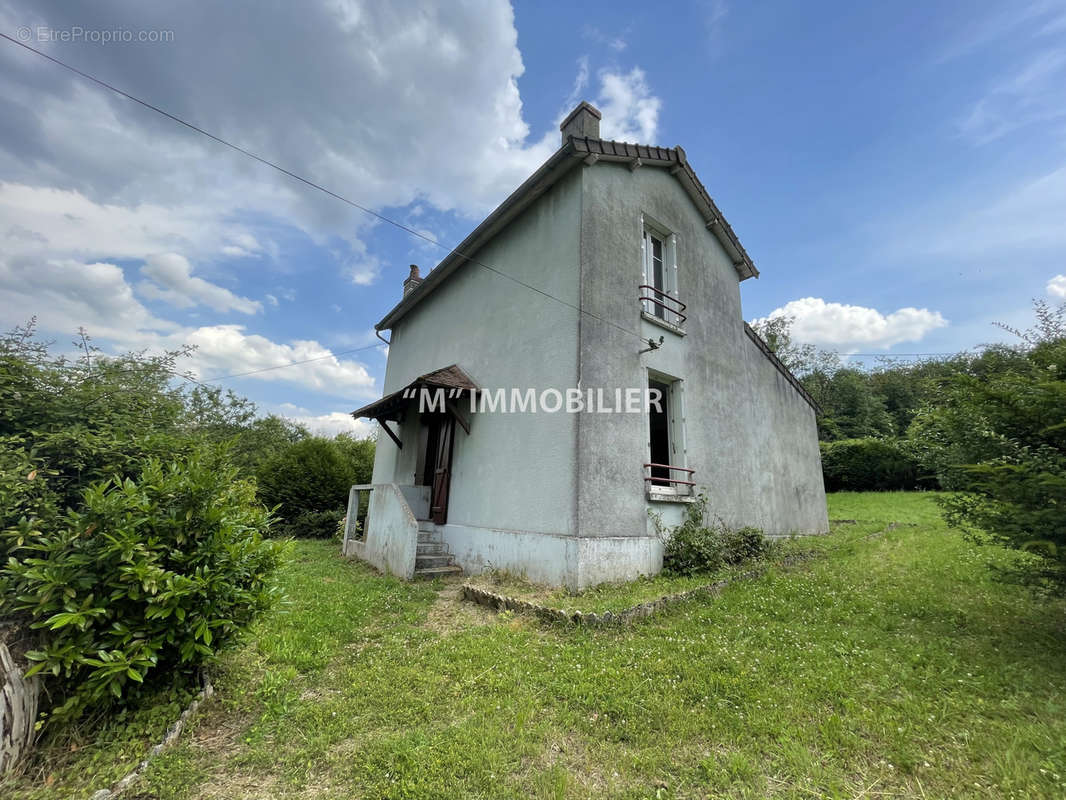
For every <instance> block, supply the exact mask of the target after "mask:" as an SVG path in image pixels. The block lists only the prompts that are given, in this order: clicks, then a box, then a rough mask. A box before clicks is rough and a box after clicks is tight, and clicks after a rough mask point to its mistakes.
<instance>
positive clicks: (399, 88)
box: [0, 0, 1066, 434]
mask: <svg viewBox="0 0 1066 800" xmlns="http://www.w3.org/2000/svg"><path fill="white" fill-rule="evenodd" d="M0 32H4V33H6V34H8V35H9V36H12V37H14V38H17V39H19V40H23V41H26V43H27V44H30V45H32V46H33V47H36V48H38V49H41V50H43V51H45V52H47V53H49V54H51V55H53V56H55V57H56V58H59V59H62V60H64V61H66V62H67V63H70V64H71V65H73V66H75V67H77V68H78V69H81V70H83V71H85V72H88V73H90V74H92V75H94V76H96V77H98V78H100V79H101V80H104V81H107V82H109V83H111V84H113V85H115V86H117V87H119V88H121V89H123V90H124V91H126V92H129V93H130V94H133V95H136V96H138V97H140V98H142V99H144V100H146V101H148V102H150V103H152V104H154V105H156V106H159V107H161V108H163V109H165V110H166V111H168V112H170V113H172V114H174V115H176V116H179V117H181V118H183V119H185V120H187V121H189V122H190V123H192V124H195V125H197V126H200V127H202V128H204V129H206V130H208V131H210V132H212V133H214V134H216V135H218V136H220V137H223V138H225V139H227V140H229V141H232V142H233V143H235V144H237V145H239V146H241V147H244V148H246V149H248V150H250V151H253V152H255V153H257V154H259V155H261V156H263V157H264V158H267V159H270V160H272V161H275V162H277V163H278V164H280V165H282V166H284V167H285V168H287V169H289V170H290V171H292V172H295V173H297V174H299V175H301V176H304V177H306V178H307V179H309V180H312V181H314V182H317V183H319V184H321V185H323V186H324V187H326V188H328V189H330V190H332V191H334V192H336V193H338V194H341V195H343V196H344V197H346V198H348V199H349V200H351V201H353V202H355V203H358V204H360V205H362V206H364V207H366V208H368V209H371V210H373V211H375V212H377V213H379V214H382V215H384V216H387V217H389V218H390V219H394V220H396V221H397V222H400V223H402V224H403V225H405V226H407V227H409V228H412V229H414V230H416V231H418V232H419V233H421V234H422V235H423V236H425V237H427V238H429V239H432V240H435V241H437V242H439V243H441V244H442V245H443V246H435V245H433V244H430V243H429V242H427V241H425V240H424V239H419V238H416V237H414V236H412V235H411V234H409V233H406V232H404V231H402V230H399V229H397V228H394V227H392V226H390V225H389V224H387V223H384V222H382V221H381V220H379V219H377V218H375V217H373V216H371V215H369V214H366V213H364V212H362V211H360V210H358V209H357V208H354V207H352V206H350V205H346V204H344V203H342V202H340V201H338V200H336V199H335V198H332V197H330V196H328V195H326V194H324V193H322V192H318V191H315V190H313V189H311V188H309V187H307V186H305V185H303V184H301V183H299V182H297V181H294V180H293V179H291V178H289V177H286V176H285V175H282V174H280V173H278V172H276V171H274V170H272V169H270V168H269V167H266V166H264V165H262V164H260V163H257V162H255V161H253V160H251V159H249V158H247V157H245V156H242V155H240V154H238V153H235V152H233V151H231V150H228V149H227V148H225V147H223V146H221V145H219V144H217V143H216V142H213V141H211V140H210V139H208V138H206V137H204V136H201V135H199V134H197V133H195V132H193V131H190V130H189V129H187V128H184V127H182V126H180V125H178V124H176V123H174V122H173V121H171V120H169V119H166V118H164V117H161V116H160V115H158V114H156V113H154V112H152V111H149V110H147V109H145V108H143V107H141V106H138V105H136V104H134V103H132V102H130V101H129V100H126V99H124V98H122V97H120V96H118V95H115V94H113V93H109V92H108V91H106V90H104V89H102V88H100V87H98V86H95V85H93V84H91V83H89V82H87V81H86V80H84V79H83V78H80V77H78V76H76V75H73V74H71V73H69V72H67V71H65V70H63V69H61V68H59V67H57V66H55V65H54V64H51V63H49V62H47V61H46V60H44V59H42V58H41V57H40V56H37V55H34V54H33V53H29V52H27V51H25V50H24V49H22V48H20V47H17V46H16V45H14V44H12V43H10V42H7V41H3V40H0V102H2V107H3V109H4V111H3V112H2V114H0V325H3V327H4V328H5V329H10V328H11V327H13V326H15V325H20V324H25V323H26V321H27V320H28V319H29V318H30V317H31V316H36V318H37V322H38V326H39V329H40V331H41V332H42V334H43V335H45V336H46V337H47V338H51V339H55V340H56V342H57V345H56V346H57V347H60V348H62V347H63V346H65V344H66V342H68V341H70V340H71V339H72V338H73V337H74V335H75V333H76V332H77V330H78V328H79V327H84V328H85V329H87V331H88V332H89V333H90V334H91V335H92V337H93V338H94V340H95V342H96V343H97V344H98V345H99V346H100V347H101V348H102V349H103V351H104V352H124V351H127V350H131V349H135V350H141V349H148V350H152V351H159V350H162V349H168V348H169V349H173V348H177V347H179V346H181V345H185V344H190V345H196V347H197V349H196V352H195V354H194V356H192V357H191V359H189V360H188V362H187V363H186V364H185V367H186V368H187V369H190V370H191V371H193V372H194V374H196V375H198V376H199V377H200V378H201V379H203V380H206V381H213V380H215V379H219V378H224V380H220V381H218V383H219V384H220V385H223V386H226V387H229V388H232V389H234V390H235V391H237V392H238V393H240V394H243V395H245V396H247V397H249V398H251V399H252V400H254V401H255V402H256V403H257V404H258V405H259V407H260V409H261V410H262V412H263V413H277V414H282V415H284V416H288V417H290V418H293V419H295V420H297V421H300V422H302V423H304V424H307V425H308V426H309V427H311V428H312V429H314V430H318V431H321V432H328V433H333V432H339V431H344V430H352V431H354V432H356V433H360V434H361V433H366V432H369V431H370V427H369V425H368V424H367V423H366V422H365V421H364V422H360V423H357V422H354V421H353V420H351V418H350V417H349V416H348V412H350V411H351V410H352V409H353V408H356V407H357V406H360V405H363V404H364V403H366V402H369V401H370V400H372V399H375V398H377V397H379V396H380V395H381V387H382V380H383V377H384V370H385V361H386V357H387V352H386V349H385V347H384V346H375V345H380V343H379V342H378V340H377V339H376V338H375V336H374V331H373V325H374V323H375V322H377V321H378V320H380V319H381V318H382V317H383V316H384V315H385V313H386V312H387V311H388V310H389V309H391V308H392V307H393V305H395V303H396V302H397V301H398V300H399V298H400V295H401V282H402V280H403V279H404V278H405V277H406V276H407V274H408V264H412V263H417V264H419V265H420V266H421V267H422V271H423V273H425V272H427V271H428V270H429V269H430V268H432V267H433V266H434V265H435V264H436V263H437V262H438V261H439V260H440V259H441V258H442V257H443V256H444V254H445V253H446V252H447V250H448V249H449V248H450V247H452V246H455V245H457V244H458V243H459V242H460V241H461V240H462V239H463V238H464V237H465V236H466V234H467V233H469V232H470V230H472V229H473V228H474V227H475V226H476V225H477V223H478V222H479V221H480V220H481V219H482V218H483V217H484V216H485V215H486V214H487V213H488V212H490V211H491V210H492V208H494V207H495V205H496V204H498V203H499V202H500V201H501V200H502V199H503V198H505V197H506V196H507V195H508V194H509V193H510V192H511V191H513V190H514V189H515V188H516V187H517V186H518V185H519V184H520V183H521V182H522V181H523V180H524V179H525V178H526V177H527V176H528V175H529V174H530V173H532V172H533V171H534V170H535V169H536V168H537V167H538V166H539V165H540V164H541V163H542V162H543V161H544V160H545V159H546V158H547V157H548V156H549V155H550V154H551V153H552V152H553V151H554V150H555V148H556V147H558V144H559V131H558V124H559V122H560V120H561V119H562V118H563V116H565V114H566V113H567V112H568V111H569V110H570V109H571V108H573V106H574V105H575V104H576V103H577V102H578V101H580V100H588V101H589V102H592V103H593V104H594V105H596V106H597V107H598V108H599V109H600V110H601V111H602V113H603V121H602V134H603V135H604V136H605V137H607V138H616V139H622V140H626V141H639V142H641V143H647V144H659V145H663V146H673V145H678V144H680V145H682V146H683V147H684V148H685V151H686V154H687V156H688V160H689V162H690V163H691V164H692V165H693V167H694V169H695V170H696V172H697V174H698V175H699V176H700V178H701V180H702V181H703V183H704V184H705V185H706V187H707V188H708V190H709V192H710V193H711V195H712V197H714V198H715V200H716V202H717V204H718V205H719V207H720V208H721V209H722V211H723V213H724V214H725V215H726V217H727V218H728V219H729V221H730V223H731V224H732V226H733V228H734V230H735V231H736V232H737V234H738V236H739V237H740V239H741V241H742V242H743V243H744V245H745V248H746V249H747V251H748V253H749V254H750V255H751V257H752V259H753V260H754V262H755V264H756V266H757V267H758V268H759V270H760V272H761V276H760V278H758V279H752V280H748V281H745V282H744V283H743V284H742V287H741V294H742V301H743V306H744V315H745V318H746V319H749V320H754V319H761V318H766V317H768V316H774V315H781V314H785V315H788V316H792V317H794V319H795V322H794V325H793V331H794V333H795V335H796V338H798V339H800V340H801V341H806V342H810V343H813V344H817V345H819V346H821V347H824V348H827V349H833V350H837V351H839V352H841V353H884V354H888V355H892V354H913V353H951V352H957V351H959V350H964V349H970V348H974V347H976V346H978V345H980V344H983V343H987V342H992V341H999V340H1003V339H1004V337H1006V336H1007V334H1005V333H1004V332H1003V331H1002V330H1001V329H999V328H997V327H995V326H994V325H993V323H994V322H1004V323H1007V324H1010V325H1014V326H1016V327H1021V328H1024V327H1027V326H1028V324H1029V323H1030V322H1031V319H1032V314H1031V308H1032V301H1033V299H1043V300H1047V301H1049V302H1058V301H1061V300H1063V299H1066V259H1064V258H1063V256H1064V253H1066V0H1058V1H1057V2H1030V3H1025V2H1018V3H975V2H938V1H936V0H932V1H930V2H922V3H893V4H873V3H850V2H849V3H819V4H812V3H805V2H790V3H783V2H781V3H769V2H749V3H739V2H729V0H699V1H697V2H688V3H678V4H676V5H672V6H666V5H665V4H648V3H631V2H623V1H620V0H615V1H614V2H610V3H606V2H605V3H595V2H587V3H582V4H579V5H574V4H572V3H567V4H562V3H552V2H519V3H516V4H514V5H511V4H508V3H506V2H502V0H481V1H480V2H448V3H440V4H427V3H424V2H413V1H412V0H390V2H389V3H377V2H354V1H353V0H307V1H306V2H302V3H299V4H296V3H280V4H262V3H253V2H250V0H248V1H247V2H246V1H244V0H233V1H232V2H227V3H206V2H201V3H186V2H171V3H167V4H147V3H143V2H141V1H140V0H124V1H121V0H112V1H111V2H95V3H85V2H79V1H78V0H65V1H64V2H56V1H54V0H34V2H21V1H18V0H0ZM108 39H110V41H108ZM497 266H504V265H497ZM542 301H543V302H550V301H548V300H543V299H542ZM907 357H910V356H909V355H908V356H907ZM311 359H313V360H311ZM297 361H302V362H305V363H301V364H295V365H292V362H297ZM284 365H289V366H284ZM249 372H252V373H253V374H250V375H244V376H243V377H229V376H233V375H236V374H238V373H249Z"/></svg>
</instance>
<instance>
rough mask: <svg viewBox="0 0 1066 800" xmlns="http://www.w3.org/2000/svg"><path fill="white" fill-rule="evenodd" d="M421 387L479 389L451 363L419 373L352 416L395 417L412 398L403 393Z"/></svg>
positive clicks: (370, 417) (474, 390)
mask: <svg viewBox="0 0 1066 800" xmlns="http://www.w3.org/2000/svg"><path fill="white" fill-rule="evenodd" d="M423 387H426V388H431V389H459V390H460V391H467V392H476V391H478V390H479V389H480V387H479V386H478V385H477V384H476V383H474V380H473V379H472V378H471V377H470V376H469V375H467V374H466V373H465V372H463V370H462V369H460V368H459V367H458V366H457V365H455V364H452V365H451V366H450V367H442V368H441V369H437V370H434V371H433V372H427V373H426V374H425V375H419V376H418V377H417V378H415V379H414V380H413V381H411V382H410V383H409V384H407V385H406V386H405V387H403V388H402V389H399V390H398V391H395V392H392V393H391V394H387V395H385V396H384V397H382V398H381V399H380V400H375V401H374V402H373V403H369V404H367V405H365V406H363V407H362V408H357V409H356V410H355V411H353V412H352V416H353V417H355V418H356V419H359V418H360V417H367V418H369V419H395V418H396V417H397V416H398V412H399V411H400V410H401V409H403V408H405V407H406V406H407V404H408V403H409V402H411V400H412V398H411V396H405V393H406V392H408V391H409V390H412V389H421V388H423Z"/></svg>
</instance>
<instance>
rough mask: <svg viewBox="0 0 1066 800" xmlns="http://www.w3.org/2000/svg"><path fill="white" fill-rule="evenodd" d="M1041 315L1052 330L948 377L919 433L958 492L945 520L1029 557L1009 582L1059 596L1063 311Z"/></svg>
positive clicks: (1065, 570) (1065, 377)
mask: <svg viewBox="0 0 1066 800" xmlns="http://www.w3.org/2000/svg"><path fill="white" fill-rule="evenodd" d="M1039 310H1040V307H1039V306H1038V312H1039ZM1044 311H1045V312H1046V313H1051V314H1057V320H1058V326H1059V328H1058V330H1051V331H1047V332H1046V334H1045V335H1043V336H1042V337H1041V338H1040V339H1037V340H1035V341H1030V340H1029V339H1027V340H1026V342H1027V345H1028V347H1024V348H1019V349H1018V350H1016V351H1014V352H1013V353H1012V354H1009V356H1007V357H1002V358H1000V359H999V364H998V365H997V369H996V370H995V371H989V372H988V373H986V374H984V375H963V376H958V377H956V378H954V379H953V380H952V381H950V382H949V383H948V384H947V385H945V386H944V388H943V393H942V395H941V397H940V401H941V402H940V404H939V405H938V406H937V407H936V408H932V409H929V411H928V413H927V414H926V415H925V416H924V417H923V419H922V420H921V425H922V427H921V430H922V433H923V434H925V435H924V437H923V439H924V441H925V442H926V443H927V444H928V446H929V448H930V454H931V456H932V458H931V461H933V463H936V464H938V465H939V466H940V468H941V469H942V470H943V471H944V474H945V475H946V480H948V481H950V486H951V488H952V489H956V490H959V491H958V492H957V493H956V494H952V495H949V496H947V497H944V498H941V500H940V503H941V505H942V506H943V508H944V511H945V518H946V520H947V521H948V523H949V524H951V525H953V526H956V527H958V528H960V529H962V530H963V531H965V532H966V533H967V534H969V535H970V536H972V537H973V538H975V539H977V540H978V541H987V542H992V543H995V544H999V545H1002V546H1004V547H1008V548H1011V549H1015V550H1021V551H1024V552H1026V553H1029V554H1031V556H1034V557H1030V558H1023V559H1019V560H1018V561H1017V562H1016V566H1015V567H1014V568H1013V573H1014V574H1013V575H1011V576H1010V577H1012V578H1015V579H1018V580H1021V581H1023V582H1026V583H1032V584H1034V585H1036V586H1038V587H1041V588H1045V589H1048V590H1051V591H1054V592H1058V593H1060V594H1066V512H1064V509H1066V305H1064V306H1062V307H1061V309H1060V310H1059V311H1058V312H1047V310H1046V308H1045V309H1044ZM1042 321H1043V320H1042ZM1051 321H1052V322H1055V317H1052V319H1051Z"/></svg>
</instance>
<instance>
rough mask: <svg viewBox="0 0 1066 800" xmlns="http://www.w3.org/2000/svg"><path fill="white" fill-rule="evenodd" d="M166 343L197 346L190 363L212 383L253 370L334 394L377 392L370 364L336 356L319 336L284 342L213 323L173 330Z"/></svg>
mask: <svg viewBox="0 0 1066 800" xmlns="http://www.w3.org/2000/svg"><path fill="white" fill-rule="evenodd" d="M166 343H167V344H169V345H170V346H178V345H180V344H190V345H194V346H195V347H196V352H195V353H194V354H193V356H192V358H191V359H190V367H191V369H192V371H193V372H194V373H195V374H196V375H197V376H198V377H200V378H205V379H207V380H208V381H210V380H211V379H212V378H217V377H221V376H223V375H236V374H238V373H246V372H252V373H254V374H252V375H248V376H247V377H248V378H254V379H256V380H262V381H287V382H290V383H297V384H299V385H301V386H303V387H305V388H307V389H311V390H317V391H329V392H331V393H332V394H341V395H345V396H353V397H355V396H359V397H364V396H370V395H373V394H375V393H376V389H375V386H374V378H373V377H372V376H371V375H370V373H369V372H368V371H367V369H366V367H365V366H363V365H362V364H360V363H358V362H356V361H346V360H342V359H339V358H337V357H336V356H334V355H333V354H332V351H331V350H330V349H329V348H328V347H325V346H324V345H322V344H320V343H318V342H316V341H314V340H296V341H293V342H291V343H288V344H285V343H281V342H275V341H273V340H271V339H268V338H267V337H265V336H261V335H259V334H254V333H246V332H245V329H244V327H243V326H241V325H209V326H204V327H200V328H194V329H184V330H181V331H179V332H177V333H173V334H170V335H169V337H168V339H167V342H166ZM292 362H305V363H296V364H293V363H292ZM279 367H280V369H279ZM258 370H262V371H258Z"/></svg>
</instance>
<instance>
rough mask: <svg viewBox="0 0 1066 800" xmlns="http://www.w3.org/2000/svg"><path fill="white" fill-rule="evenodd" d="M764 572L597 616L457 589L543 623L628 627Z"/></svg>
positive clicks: (468, 597) (469, 588)
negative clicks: (531, 616)
mask: <svg viewBox="0 0 1066 800" xmlns="http://www.w3.org/2000/svg"><path fill="white" fill-rule="evenodd" d="M764 571H765V570H764V569H754V570H749V571H747V572H744V573H741V574H740V575H737V576H736V577H734V578H729V579H726V580H720V581H715V582H714V583H709V584H707V585H706V586H697V587H696V588H694V589H688V590H687V591H684V592H678V593H677V594H668V595H664V596H663V597H660V598H658V599H656V600H649V601H648V602H646V603H638V604H637V605H635V606H631V607H630V608H627V609H625V610H624V611H618V612H614V611H604V612H603V613H601V614H597V613H596V612H592V611H567V610H565V609H561V608H551V607H550V606H542V605H539V604H538V603H531V602H529V601H528V600H519V599H518V598H517V597H508V596H507V595H503V594H496V593H495V592H490V591H488V590H487V589H479V588H478V587H476V586H471V585H470V584H469V583H464V584H463V586H462V589H461V590H460V596H461V597H462V599H463V600H469V601H471V602H473V603H477V604H478V605H482V606H487V607H489V608H492V609H495V610H496V611H516V612H524V613H530V614H534V615H535V616H537V617H539V618H540V619H543V620H545V621H546V622H563V623H569V624H573V625H588V626H602V625H631V624H632V623H633V622H634V621H636V620H638V619H645V618H647V617H650V616H652V615H653V614H657V613H658V612H660V611H662V610H663V609H665V608H668V607H669V606H672V605H676V604H677V603H680V602H682V601H683V600H688V599H689V598H692V597H695V596H697V595H716V594H719V593H720V592H721V591H722V589H724V588H725V587H726V586H728V585H729V584H730V583H733V582H734V581H737V580H746V579H748V578H754V577H757V576H759V575H761V574H762V573H763V572H764Z"/></svg>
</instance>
